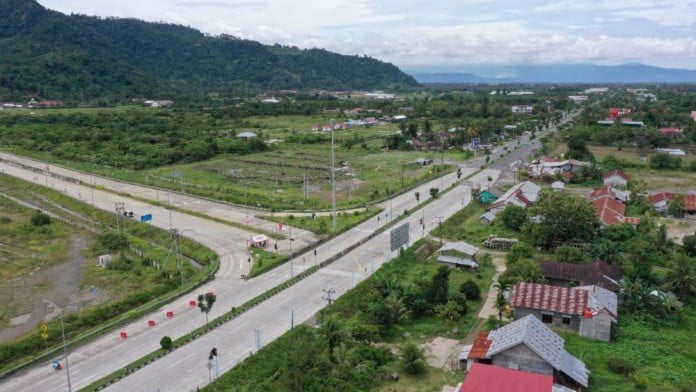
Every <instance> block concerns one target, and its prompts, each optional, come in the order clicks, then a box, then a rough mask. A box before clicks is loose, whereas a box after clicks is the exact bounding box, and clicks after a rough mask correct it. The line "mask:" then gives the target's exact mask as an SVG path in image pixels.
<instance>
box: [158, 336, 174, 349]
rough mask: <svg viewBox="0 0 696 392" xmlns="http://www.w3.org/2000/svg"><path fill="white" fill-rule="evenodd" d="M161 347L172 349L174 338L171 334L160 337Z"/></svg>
mask: <svg viewBox="0 0 696 392" xmlns="http://www.w3.org/2000/svg"><path fill="white" fill-rule="evenodd" d="M160 347H162V350H165V351H167V350H171V348H172V338H170V337H169V336H165V337H163V338H162V339H160Z"/></svg>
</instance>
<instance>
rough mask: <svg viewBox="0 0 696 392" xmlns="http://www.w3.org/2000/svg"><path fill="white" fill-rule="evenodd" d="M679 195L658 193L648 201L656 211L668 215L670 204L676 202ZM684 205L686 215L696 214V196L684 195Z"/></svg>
mask: <svg viewBox="0 0 696 392" xmlns="http://www.w3.org/2000/svg"><path fill="white" fill-rule="evenodd" d="M679 195H680V194H679V193H675V192H658V193H654V194H652V195H650V197H649V198H648V200H650V204H651V205H652V206H653V208H654V209H655V211H657V212H660V213H666V212H667V207H668V206H669V203H671V202H672V201H674V199H676V197H677V196H679ZM681 196H682V199H683V205H682V210H683V211H684V213H685V214H696V194H682V195H681Z"/></svg>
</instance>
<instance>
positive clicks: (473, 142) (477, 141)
mask: <svg viewBox="0 0 696 392" xmlns="http://www.w3.org/2000/svg"><path fill="white" fill-rule="evenodd" d="M480 146H481V138H478V137H475V138H471V149H472V150H478V149H479V147H480Z"/></svg>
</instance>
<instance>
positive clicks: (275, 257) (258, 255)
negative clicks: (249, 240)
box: [247, 248, 290, 278]
mask: <svg viewBox="0 0 696 392" xmlns="http://www.w3.org/2000/svg"><path fill="white" fill-rule="evenodd" d="M249 252H250V253H251V255H252V256H251V271H250V272H249V275H247V278H253V277H255V276H259V275H261V274H263V273H264V272H268V271H270V270H272V269H273V268H276V267H278V266H279V265H281V264H283V263H285V262H286V261H288V260H290V258H289V257H288V256H285V255H281V254H278V253H274V252H271V251H268V250H264V249H257V248H251V249H249Z"/></svg>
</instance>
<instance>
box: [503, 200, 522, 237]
mask: <svg viewBox="0 0 696 392" xmlns="http://www.w3.org/2000/svg"><path fill="white" fill-rule="evenodd" d="M500 218H501V220H502V221H503V225H505V227H507V228H509V229H510V230H515V231H520V229H521V228H522V225H524V223H525V222H526V221H527V212H526V211H525V210H524V208H522V207H519V206H515V205H509V206H507V207H505V209H504V210H503V212H502V213H501V214H500Z"/></svg>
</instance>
